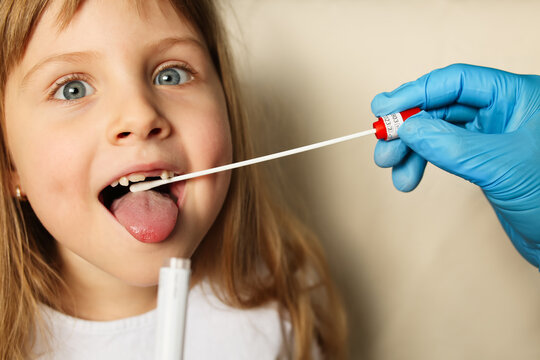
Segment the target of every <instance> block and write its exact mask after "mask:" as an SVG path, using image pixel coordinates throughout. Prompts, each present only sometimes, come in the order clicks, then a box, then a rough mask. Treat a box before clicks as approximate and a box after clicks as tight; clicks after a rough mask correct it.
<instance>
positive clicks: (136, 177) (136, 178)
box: [111, 170, 174, 187]
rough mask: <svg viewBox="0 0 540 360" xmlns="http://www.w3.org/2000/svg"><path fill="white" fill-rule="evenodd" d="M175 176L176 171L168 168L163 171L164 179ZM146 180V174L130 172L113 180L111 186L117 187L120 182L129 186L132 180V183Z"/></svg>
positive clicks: (162, 176)
mask: <svg viewBox="0 0 540 360" xmlns="http://www.w3.org/2000/svg"><path fill="white" fill-rule="evenodd" d="M173 176H174V172H173V171H168V170H163V171H162V172H161V176H160V177H161V178H162V179H163V180H165V179H170V178H172V177H173ZM144 180H146V176H144V175H143V174H130V175H128V176H122V177H121V178H120V179H118V180H116V181H113V182H112V184H111V186H112V187H115V186H117V185H118V184H120V185H122V186H128V185H129V183H130V182H132V183H136V182H141V181H144Z"/></svg>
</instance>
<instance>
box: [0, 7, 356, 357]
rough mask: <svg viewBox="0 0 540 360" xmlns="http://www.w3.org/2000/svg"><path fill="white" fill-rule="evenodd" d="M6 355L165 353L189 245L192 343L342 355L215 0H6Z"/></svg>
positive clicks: (319, 277)
mask: <svg viewBox="0 0 540 360" xmlns="http://www.w3.org/2000/svg"><path fill="white" fill-rule="evenodd" d="M0 30H1V34H2V53H1V56H0V58H1V61H2V66H1V68H0V84H1V91H2V97H1V99H2V101H1V113H2V136H3V142H2V156H1V157H0V161H1V165H0V169H1V174H2V178H1V189H2V191H1V193H0V195H1V204H2V211H0V219H1V220H0V221H1V226H0V229H1V232H2V237H1V240H2V241H1V245H0V246H1V255H0V256H1V258H0V266H1V289H0V292H1V293H0V301H1V303H0V308H1V312H0V318H1V322H0V324H1V326H0V332H1V333H0V358H1V359H28V358H42V359H63V358H72V359H94V358H96V359H97V358H99V359H106V358H110V359H120V358H121V359H151V358H152V356H153V351H154V349H153V342H154V338H153V336H154V332H155V317H156V314H155V310H154V308H155V306H156V296H157V282H158V273H159V268H160V266H161V265H162V264H163V261H164V260H165V259H167V258H169V257H186V258H191V260H192V270H193V275H192V289H191V292H190V298H189V306H188V314H187V328H186V345H185V354H186V355H185V356H186V357H185V358H186V359H206V358H221V359H275V358H287V359H289V358H291V359H310V358H321V357H322V358H329V359H340V358H344V357H345V316H344V311H343V309H342V306H341V304H340V302H339V300H338V297H337V295H336V291H335V289H334V286H333V284H332V282H331V280H330V278H329V274H328V270H327V267H326V264H325V261H324V258H323V256H322V253H321V250H320V248H319V247H318V246H317V245H316V242H315V241H314V239H313V236H312V235H311V234H310V233H309V231H307V230H306V229H305V228H304V227H302V225H301V224H300V223H299V222H298V221H297V220H295V219H294V217H292V216H291V214H289V213H288V212H286V211H285V208H284V207H283V206H282V205H279V204H278V203H277V202H276V201H275V198H274V197H272V196H270V194H269V193H268V191H267V190H266V189H267V188H266V187H265V186H264V184H263V179H264V178H265V177H264V176H262V175H261V174H260V168H258V167H248V168H243V169H239V170H235V171H234V172H232V173H230V172H225V173H219V174H215V175H211V176H206V177H202V178H198V179H193V180H189V181H187V182H181V183H175V184H172V185H170V186H166V187H164V188H162V189H159V190H157V191H146V192H142V193H136V194H135V193H129V192H128V190H127V189H128V188H127V186H126V185H128V184H129V183H130V182H137V181H144V180H148V179H149V178H150V179H153V178H155V177H170V176H173V175H176V174H182V173H189V172H192V171H196V170H202V169H206V168H211V167H214V166H218V165H222V164H226V163H229V162H232V161H238V160H242V159H247V158H250V157H253V156H254V155H255V154H253V152H252V150H251V149H252V148H251V139H250V138H249V137H248V123H247V119H246V117H245V115H244V112H243V111H244V109H243V107H242V104H241V99H240V96H239V92H238V88H237V84H236V79H235V75H234V71H233V66H232V64H231V59H230V56H229V51H228V49H227V45H226V39H225V37H224V31H223V29H222V25H221V23H220V20H219V18H218V16H217V14H216V9H215V4H214V2H213V1H211V0H175V1H173V0H139V1H136V0H115V1H108V0H107V1H104V0H86V1H85V0H50V1H47V0H24V1H21V0H3V1H2V2H0Z"/></svg>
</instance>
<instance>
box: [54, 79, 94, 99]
mask: <svg viewBox="0 0 540 360" xmlns="http://www.w3.org/2000/svg"><path fill="white" fill-rule="evenodd" d="M93 93H94V88H93V87H91V86H90V85H89V84H88V83H87V82H86V81H82V80H75V81H70V82H67V83H66V84H64V85H62V86H60V88H58V90H57V91H56V93H55V94H54V98H55V99H60V100H78V99H81V98H83V97H85V96H88V95H92V94H93Z"/></svg>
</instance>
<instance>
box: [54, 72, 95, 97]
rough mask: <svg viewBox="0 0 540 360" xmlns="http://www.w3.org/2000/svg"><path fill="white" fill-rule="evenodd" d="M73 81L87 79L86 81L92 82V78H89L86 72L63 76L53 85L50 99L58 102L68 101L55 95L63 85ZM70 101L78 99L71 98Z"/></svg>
mask: <svg viewBox="0 0 540 360" xmlns="http://www.w3.org/2000/svg"><path fill="white" fill-rule="evenodd" d="M72 81H85V82H90V81H91V79H90V78H89V76H87V75H85V74H70V75H67V76H65V77H63V78H62V79H60V80H59V81H58V82H56V83H55V84H54V86H53V88H52V89H51V91H49V95H48V98H49V100H52V101H58V102H65V101H68V100H62V99H56V98H55V97H54V95H55V94H56V92H57V91H58V89H60V88H61V87H62V86H64V85H66V84H68V83H70V82H72ZM69 101H70V102H73V101H76V100H69Z"/></svg>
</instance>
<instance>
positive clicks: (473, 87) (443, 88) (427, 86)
mask: <svg viewBox="0 0 540 360" xmlns="http://www.w3.org/2000/svg"><path fill="white" fill-rule="evenodd" d="M508 76H515V75H514V74H510V73H507V72H504V71H500V70H495V69H491V68H486V67H480V66H474V65H466V64H454V65H450V66H447V67H445V68H442V69H437V70H434V71H432V72H430V73H428V74H426V75H424V76H422V77H420V78H419V79H418V80H416V81H413V82H410V83H406V84H404V85H402V86H400V87H399V88H397V89H396V90H394V91H392V92H386V93H381V94H378V95H377V96H375V98H374V99H373V101H372V102H371V110H372V111H373V114H375V116H383V115H387V114H391V113H395V112H399V111H403V110H405V109H410V108H413V107H420V108H421V109H424V110H430V109H436V108H442V107H446V106H449V105H451V104H455V103H457V104H461V105H466V106H470V107H476V108H482V107H487V106H489V105H490V104H492V103H493V102H494V101H495V98H496V96H497V95H499V90H500V89H499V88H498V86H499V84H505V83H506V77H508Z"/></svg>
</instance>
